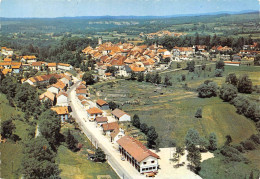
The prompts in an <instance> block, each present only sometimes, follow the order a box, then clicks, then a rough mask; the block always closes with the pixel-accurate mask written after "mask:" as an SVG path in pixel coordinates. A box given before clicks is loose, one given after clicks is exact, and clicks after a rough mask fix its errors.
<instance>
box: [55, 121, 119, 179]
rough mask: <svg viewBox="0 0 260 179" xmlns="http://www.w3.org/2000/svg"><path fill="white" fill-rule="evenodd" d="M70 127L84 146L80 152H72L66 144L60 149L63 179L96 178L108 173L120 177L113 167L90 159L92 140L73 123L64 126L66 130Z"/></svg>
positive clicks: (59, 157) (59, 156) (58, 159)
mask: <svg viewBox="0 0 260 179" xmlns="http://www.w3.org/2000/svg"><path fill="white" fill-rule="evenodd" d="M66 128H70V130H71V132H72V134H73V135H74V136H75V137H76V139H77V140H78V141H79V142H80V143H81V144H83V148H82V149H81V150H80V151H79V152H72V151H70V150H69V149H67V148H66V147H65V146H63V145H61V146H60V147H59V149H58V156H57V159H56V160H57V162H58V163H59V167H60V169H61V170H62V172H61V174H60V176H61V178H63V179H85V178H88V179H95V178H97V177H98V176H101V175H106V176H110V177H111V178H113V179H114V178H115V179H117V178H119V177H118V176H117V175H116V173H115V172H114V171H113V169H112V168H111V167H110V166H109V164H108V163H107V162H106V163H96V162H92V161H91V160H88V157H87V152H86V150H87V149H92V150H93V147H92V145H91V142H90V141H89V140H88V139H87V138H86V137H85V136H84V135H83V134H81V133H80V131H77V130H74V129H73V127H72V126H71V125H66V126H64V127H63V128H62V131H65V130H66Z"/></svg>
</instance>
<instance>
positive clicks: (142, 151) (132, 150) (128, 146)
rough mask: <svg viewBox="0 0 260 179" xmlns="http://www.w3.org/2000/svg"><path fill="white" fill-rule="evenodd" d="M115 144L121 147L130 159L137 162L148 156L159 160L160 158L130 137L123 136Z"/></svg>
mask: <svg viewBox="0 0 260 179" xmlns="http://www.w3.org/2000/svg"><path fill="white" fill-rule="evenodd" d="M117 143H118V144H119V145H120V146H121V147H123V148H124V149H125V150H126V151H127V152H128V153H129V154H130V155H131V156H132V157H134V158H135V159H136V160H137V161H138V162H141V161H143V160H144V159H146V158H147V157H149V156H152V157H154V158H157V159H159V158H160V157H159V156H158V155H157V154H155V153H153V152H152V151H150V150H149V149H147V148H146V147H145V146H144V145H143V144H142V143H141V142H140V141H138V140H136V139H134V138H132V137H130V136H124V137H122V138H121V139H119V140H118V141H117Z"/></svg>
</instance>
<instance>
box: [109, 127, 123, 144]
mask: <svg viewBox="0 0 260 179" xmlns="http://www.w3.org/2000/svg"><path fill="white" fill-rule="evenodd" d="M123 136H125V132H124V130H123V129H121V128H119V129H115V130H114V131H113V132H111V134H110V137H111V142H117V141H118V140H119V139H121V138H122V137H123Z"/></svg>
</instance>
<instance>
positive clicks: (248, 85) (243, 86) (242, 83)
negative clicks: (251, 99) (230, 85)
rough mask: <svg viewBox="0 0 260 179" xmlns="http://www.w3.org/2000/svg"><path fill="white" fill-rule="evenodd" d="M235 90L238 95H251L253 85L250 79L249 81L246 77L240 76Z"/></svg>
mask: <svg viewBox="0 0 260 179" xmlns="http://www.w3.org/2000/svg"><path fill="white" fill-rule="evenodd" d="M237 89H238V92H240V93H248V94H250V93H252V91H253V84H252V81H251V79H249V77H248V75H242V76H240V77H239V79H238V85H237Z"/></svg>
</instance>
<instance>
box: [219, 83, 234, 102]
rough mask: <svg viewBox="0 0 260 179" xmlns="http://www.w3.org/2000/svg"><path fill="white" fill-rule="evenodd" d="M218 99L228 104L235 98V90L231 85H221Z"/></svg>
mask: <svg viewBox="0 0 260 179" xmlns="http://www.w3.org/2000/svg"><path fill="white" fill-rule="evenodd" d="M219 97H220V98H221V99H223V100H224V101H227V102H229V101H231V100H233V99H234V98H235V97H237V88H236V87H235V86H233V85H232V84H223V85H222V87H221V88H220V91H219Z"/></svg>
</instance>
